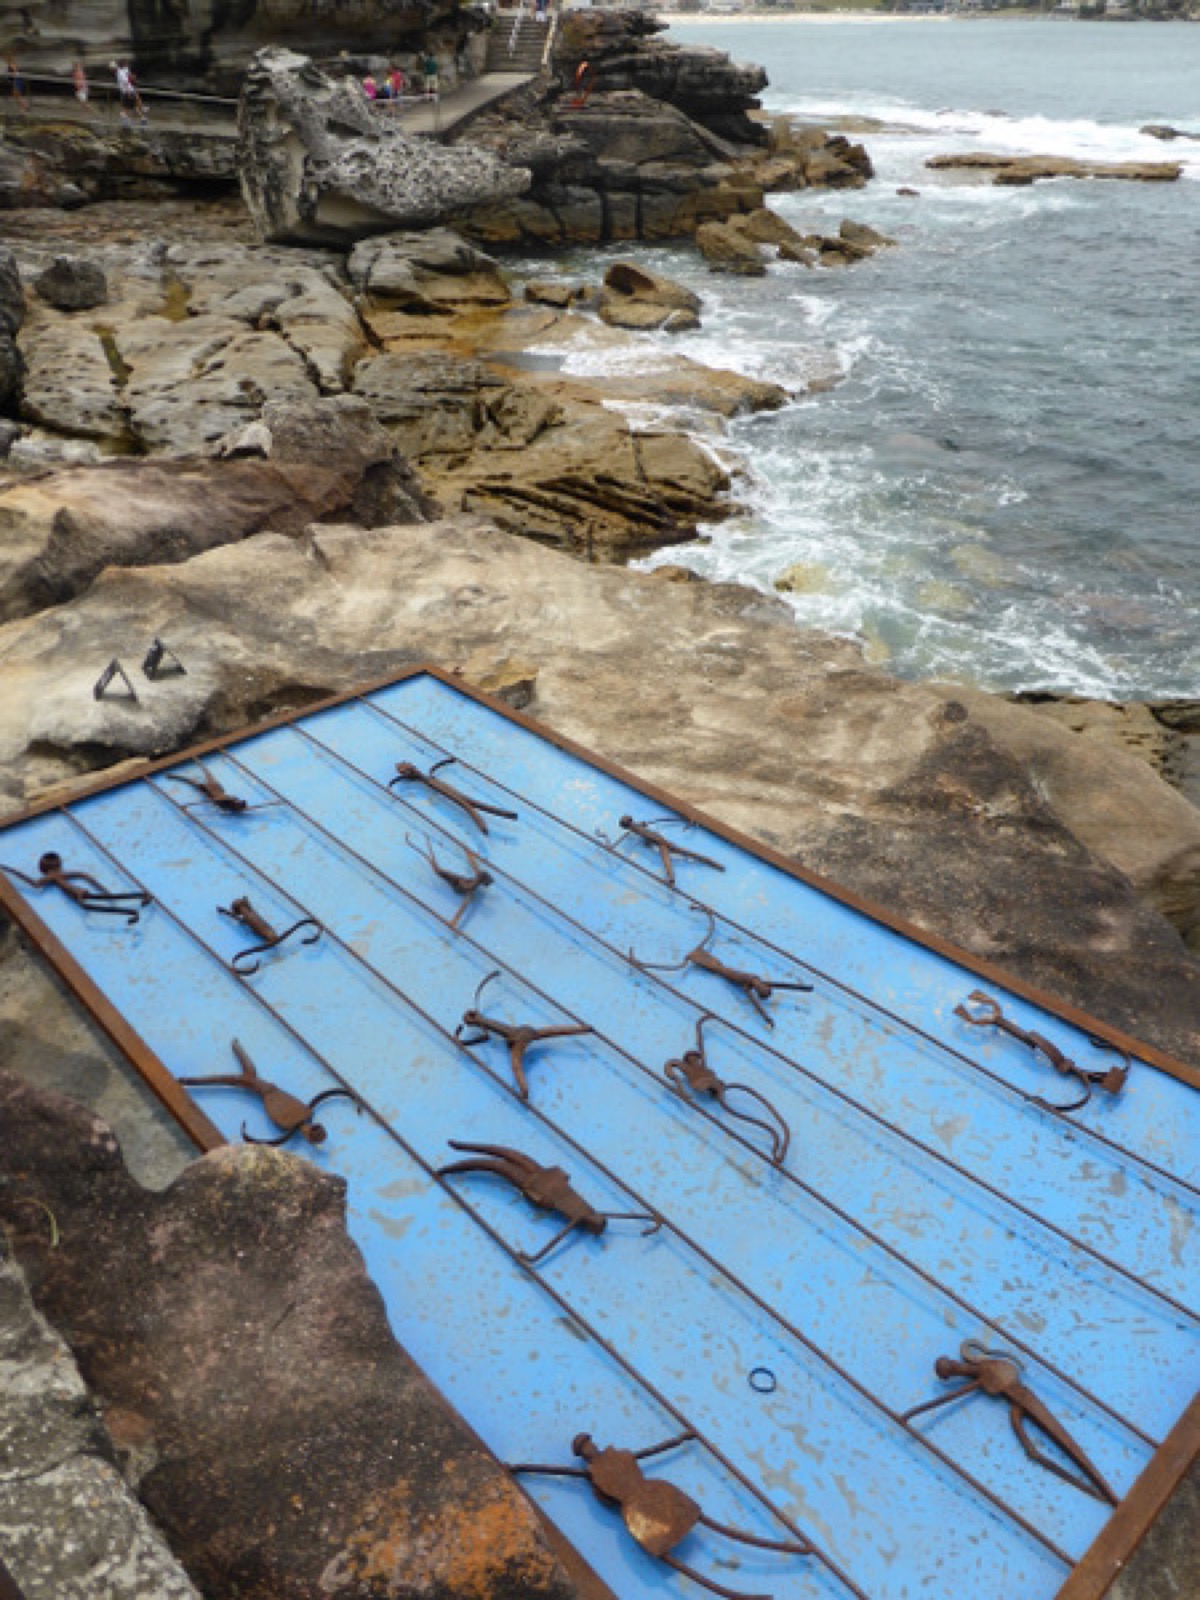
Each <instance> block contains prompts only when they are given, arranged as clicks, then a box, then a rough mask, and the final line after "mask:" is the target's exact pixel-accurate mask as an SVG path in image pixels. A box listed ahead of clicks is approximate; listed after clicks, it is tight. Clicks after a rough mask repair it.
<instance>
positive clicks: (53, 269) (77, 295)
mask: <svg viewBox="0 0 1200 1600" xmlns="http://www.w3.org/2000/svg"><path fill="white" fill-rule="evenodd" d="M33 287H34V288H35V289H36V290H37V292H38V294H39V295H41V297H42V299H43V300H45V301H46V303H47V304H48V305H52V306H54V307H55V308H56V309H57V310H59V311H90V310H91V309H92V307H93V306H102V305H103V304H104V302H105V301H106V300H107V299H108V279H107V278H106V277H105V276H104V272H103V270H102V268H100V267H98V266H97V265H96V263H95V262H94V261H84V260H79V259H76V258H73V257H71V256H55V258H54V263H53V265H52V266H49V267H47V268H46V270H45V272H42V273H39V274H38V276H37V277H36V278H35V279H34V280H33Z"/></svg>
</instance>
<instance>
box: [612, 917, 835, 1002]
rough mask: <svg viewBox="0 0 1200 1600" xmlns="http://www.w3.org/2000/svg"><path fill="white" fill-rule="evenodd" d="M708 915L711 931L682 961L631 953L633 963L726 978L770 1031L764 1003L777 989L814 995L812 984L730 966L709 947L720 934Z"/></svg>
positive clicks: (657, 969)
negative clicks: (695, 970)
mask: <svg viewBox="0 0 1200 1600" xmlns="http://www.w3.org/2000/svg"><path fill="white" fill-rule="evenodd" d="M692 909H693V911H700V910H701V909H703V908H702V907H700V906H693V907H692ZM705 916H707V918H708V932H707V933H706V934H705V935H704V937H703V939H701V941H700V943H699V944H698V945H696V946H695V947H694V948H693V949H691V950H689V951H688V953H687V954H686V955H685V956H684V958H683V960H682V961H642V960H641V959H639V957H637V956H636V955H634V953H633V951H632V950H631V951H630V952H629V955H628V960H629V962H630V964H631V965H632V966H635V967H637V968H638V970H639V971H641V972H682V971H683V969H684V968H685V967H699V968H700V970H701V971H702V972H711V973H712V974H713V976H714V977H716V978H724V980H725V982H726V983H731V984H732V985H733V987H734V988H735V989H740V990H741V992H742V993H743V994H744V995H745V996H746V999H747V1000H749V1002H750V1004H751V1005H752V1006H753V1007H754V1009H755V1011H757V1012H758V1014H759V1016H760V1017H761V1018H762V1020H763V1021H764V1022H765V1023H766V1025H767V1027H768V1028H773V1027H774V1026H775V1021H774V1019H773V1018H772V1017H771V1016H770V1015H769V1013H768V1011H767V1008H766V1006H765V1005H764V1003H763V1002H764V1001H766V1000H769V999H770V998H771V996H772V995H773V994H774V993H775V991H776V989H796V990H799V991H800V992H801V993H803V994H811V993H812V987H813V986H812V984H811V983H801V982H799V981H798V980H797V981H792V982H785V981H784V980H783V979H782V978H764V977H762V976H761V975H760V974H759V973H757V972H743V971H742V970H741V968H739V967H729V966H726V965H725V963H724V962H723V961H722V960H720V958H719V957H717V956H714V955H713V953H712V951H711V950H710V949H709V948H708V947H709V944H710V943H711V942H712V940H713V938H714V936H715V934H716V931H717V922H716V918H715V917H714V916H713V914H712V912H711V911H705Z"/></svg>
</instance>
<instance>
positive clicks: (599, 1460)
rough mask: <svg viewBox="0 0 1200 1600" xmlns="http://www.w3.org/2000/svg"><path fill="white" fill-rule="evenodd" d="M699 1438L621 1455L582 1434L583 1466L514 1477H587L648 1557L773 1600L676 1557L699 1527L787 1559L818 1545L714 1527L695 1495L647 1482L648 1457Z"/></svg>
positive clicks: (574, 1449) (698, 1579) (523, 1466)
mask: <svg viewBox="0 0 1200 1600" xmlns="http://www.w3.org/2000/svg"><path fill="white" fill-rule="evenodd" d="M698 1437H699V1435H698V1434H697V1433H695V1432H694V1431H693V1430H692V1429H690V1428H689V1429H688V1431H687V1432H686V1433H681V1434H679V1435H677V1437H676V1438H674V1439H666V1440H664V1441H663V1443H662V1444H656V1445H651V1447H650V1448H649V1449H648V1450H618V1449H615V1448H614V1447H613V1446H612V1445H606V1446H605V1447H604V1448H603V1449H597V1447H596V1445H595V1444H594V1443H593V1442H592V1436H591V1434H590V1433H577V1434H576V1435H575V1437H574V1439H573V1440H572V1441H571V1454H572V1455H576V1456H579V1457H580V1459H581V1460H582V1461H583V1462H584V1465H583V1466H582V1467H553V1466H538V1465H534V1464H532V1463H526V1462H521V1463H519V1464H518V1465H516V1466H514V1467H512V1468H510V1471H512V1472H538V1473H545V1474H547V1475H548V1476H550V1477H555V1478H584V1479H586V1480H587V1482H588V1483H589V1485H590V1486H591V1490H592V1493H593V1494H594V1495H595V1496H596V1499H597V1500H599V1501H600V1502H601V1504H603V1505H610V1506H616V1507H617V1509H618V1510H619V1511H620V1513H621V1518H622V1520H623V1522H624V1523H625V1526H626V1528H628V1530H629V1532H630V1533H631V1534H632V1535H633V1537H634V1539H636V1540H637V1542H638V1544H639V1545H640V1546H641V1547H642V1549H643V1550H644V1551H645V1552H646V1553H647V1555H651V1556H654V1557H656V1558H657V1560H659V1561H661V1562H662V1563H663V1565H664V1566H667V1567H672V1568H673V1569H674V1570H675V1571H676V1572H681V1573H682V1574H683V1575H684V1577H685V1578H690V1579H691V1580H692V1582H693V1583H698V1584H699V1585H700V1586H701V1588H703V1589H707V1590H708V1591H709V1593H710V1594H719V1595H721V1596H723V1600H771V1596H770V1595H750V1594H745V1593H744V1592H743V1591H741V1590H737V1589H726V1588H724V1587H723V1586H722V1585H721V1584H719V1583H716V1582H714V1581H713V1579H712V1578H705V1577H703V1576H702V1575H701V1574H700V1573H699V1572H697V1571H696V1570H695V1568H693V1567H687V1566H684V1564H683V1562H682V1561H680V1560H678V1559H677V1558H676V1557H675V1556H673V1555H672V1554H671V1551H672V1550H674V1549H675V1547H676V1545H678V1544H681V1543H682V1542H683V1540H684V1539H686V1537H687V1536H688V1534H689V1533H691V1531H692V1529H693V1528H694V1527H696V1525H697V1524H699V1525H700V1526H701V1527H704V1528H711V1529H712V1531H713V1532H714V1533H720V1534H723V1535H724V1536H725V1538H727V1539H734V1540H736V1541H737V1543H738V1544H748V1545H752V1546H753V1547H754V1548H755V1549H756V1550H776V1551H778V1552H779V1553H780V1554H781V1555H793V1556H807V1555H811V1554H812V1551H813V1546H812V1545H811V1544H809V1542H808V1541H807V1540H806V1539H761V1538H759V1536H758V1535H757V1534H754V1533H746V1532H745V1531H744V1530H743V1529H741V1528H730V1527H728V1526H726V1524H725V1523H723V1522H714V1520H713V1519H712V1517H709V1516H706V1515H705V1513H704V1512H703V1511H702V1510H701V1509H700V1507H699V1506H698V1505H697V1504H696V1502H695V1501H694V1500H693V1499H692V1497H691V1495H689V1494H685V1493H684V1492H683V1490H682V1489H678V1488H676V1486H675V1485H674V1484H673V1483H667V1482H665V1481H664V1480H663V1479H662V1478H647V1477H646V1475H645V1473H644V1472H643V1471H642V1469H641V1467H640V1466H639V1465H638V1463H639V1462H641V1461H645V1460H646V1459H647V1457H648V1456H660V1455H662V1454H663V1453H664V1452H665V1451H667V1450H674V1449H675V1448H676V1446H677V1445H681V1444H687V1443H688V1442H689V1441H690V1440H692V1439H696V1438H698Z"/></svg>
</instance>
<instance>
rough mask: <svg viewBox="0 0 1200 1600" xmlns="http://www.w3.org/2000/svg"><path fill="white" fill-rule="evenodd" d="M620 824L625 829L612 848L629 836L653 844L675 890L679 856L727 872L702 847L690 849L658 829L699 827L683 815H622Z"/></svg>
mask: <svg viewBox="0 0 1200 1600" xmlns="http://www.w3.org/2000/svg"><path fill="white" fill-rule="evenodd" d="M618 825H619V826H620V828H621V830H622V832H621V833H620V834H619V835H618V836H617V838H616V839H615V840H613V842H612V844H611V845H610V846H609V848H610V849H612V850H619V849H620V847H621V845H622V844H624V842H625V840H626V839H640V840H641V841H642V843H643V844H648V845H650V846H651V847H652V848H653V849H655V850H657V851H658V855H659V860H660V861H661V862H662V870H663V878H664V881H665V882H666V883H668V884H669V885H670V886H671V888H672V889H673V888H674V887H675V857H676V856H678V857H679V859H680V860H681V861H696V862H698V863H699V864H700V865H701V866H704V867H715V868H716V870H717V871H718V872H724V871H725V868H724V867H723V866H722V865H721V863H720V862H719V861H714V860H713V858H712V857H711V856H702V855H701V854H700V852H699V851H698V850H687V849H685V848H684V846H683V845H681V844H676V843H675V842H674V840H673V839H668V838H667V837H666V836H665V834H662V833H660V832H659V831H658V829H659V828H665V827H677V828H691V827H694V826H695V824H694V823H691V822H685V821H684V820H682V819H681V818H679V817H652V818H651V819H650V821H649V822H638V821H636V820H635V819H634V818H633V817H631V816H628V815H626V816H624V817H620V818H618ZM598 837H600V838H601V839H604V835H603V834H599V835H598ZM604 842H605V844H608V840H607V839H604Z"/></svg>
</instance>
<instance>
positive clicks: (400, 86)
mask: <svg viewBox="0 0 1200 1600" xmlns="http://www.w3.org/2000/svg"><path fill="white" fill-rule="evenodd" d="M415 87H416V85H415V84H412V85H410V83H409V80H408V78H406V77H405V75H404V73H403V71H402V70H401V69H400V68H399V67H398V66H396V64H395V63H394V62H393V63H392V67H391V70H390V71H389V72H388V75H387V77H386V78H383V79H382V80H380V79H377V78H375V77H374V76H373V75H372V74H371V73H369V72H368V73H367V75H366V77H365V78H364V79H363V81H362V90H363V93H364V94H365V95H366V97H367V99H368V100H403V99H404V97H405V95H406V94H408V93H409V92H410V89H415ZM420 92H421V93H422V94H424V95H425V96H426V97H427V98H428V99H430V100H434V99H436V98H437V94H438V64H437V57H436V56H433V55H427V56H425V57H424V58H423V59H422V61H421V89H420Z"/></svg>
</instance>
